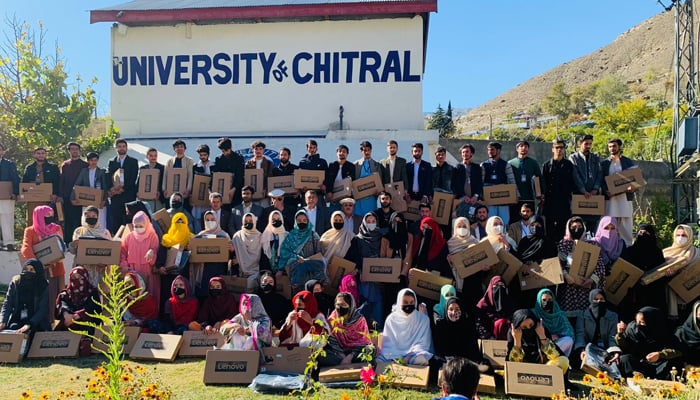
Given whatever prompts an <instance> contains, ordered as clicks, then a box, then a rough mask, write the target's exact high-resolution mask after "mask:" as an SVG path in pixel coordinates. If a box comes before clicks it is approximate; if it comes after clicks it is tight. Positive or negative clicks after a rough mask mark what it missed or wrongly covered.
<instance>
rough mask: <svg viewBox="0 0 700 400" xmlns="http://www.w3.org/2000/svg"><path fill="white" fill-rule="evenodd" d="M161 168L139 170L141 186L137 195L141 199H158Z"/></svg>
mask: <svg viewBox="0 0 700 400" xmlns="http://www.w3.org/2000/svg"><path fill="white" fill-rule="evenodd" d="M159 181H160V170H159V169H155V168H148V169H140V170H139V188H138V192H137V194H136V197H137V198H138V199H140V200H158V192H159V191H160V186H159V185H158V182H159ZM193 190H194V189H193Z"/></svg>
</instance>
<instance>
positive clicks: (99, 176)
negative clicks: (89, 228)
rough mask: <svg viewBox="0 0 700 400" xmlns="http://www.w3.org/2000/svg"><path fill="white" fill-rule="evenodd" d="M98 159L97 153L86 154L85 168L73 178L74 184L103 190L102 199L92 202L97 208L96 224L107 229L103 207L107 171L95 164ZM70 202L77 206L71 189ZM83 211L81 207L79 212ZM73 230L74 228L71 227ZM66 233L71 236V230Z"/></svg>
mask: <svg viewBox="0 0 700 400" xmlns="http://www.w3.org/2000/svg"><path fill="white" fill-rule="evenodd" d="M99 161H100V156H99V154H97V153H94V152H90V153H88V155H87V168H84V169H82V170H81V171H80V174H78V178H77V179H76V180H75V186H84V187H89V188H92V189H99V190H102V191H103V194H102V201H101V202H99V203H97V204H92V205H93V206H95V207H97V209H98V210H99V213H98V217H97V226H99V227H100V228H103V229H107V212H106V211H107V210H106V209H105V204H106V201H107V194H108V193H107V192H108V191H107V171H105V170H104V169H102V168H100V167H98V166H97V163H98V162H99ZM70 202H71V204H72V205H73V206H76V207H78V209H80V207H79V206H78V204H77V203H78V201H77V200H76V199H75V191H71V194H70ZM83 212H85V207H82V210H81V214H82V213H83ZM73 230H75V228H74V229H73ZM66 235H70V236H73V232H72V231H71V232H66Z"/></svg>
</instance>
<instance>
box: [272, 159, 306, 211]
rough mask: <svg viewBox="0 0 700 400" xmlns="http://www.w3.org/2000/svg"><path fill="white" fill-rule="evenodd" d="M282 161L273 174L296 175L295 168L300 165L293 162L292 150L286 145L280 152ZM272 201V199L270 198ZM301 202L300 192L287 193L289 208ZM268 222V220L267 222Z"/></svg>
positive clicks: (285, 201) (285, 198)
mask: <svg viewBox="0 0 700 400" xmlns="http://www.w3.org/2000/svg"><path fill="white" fill-rule="evenodd" d="M278 154H279V158H280V163H279V165H278V166H276V167H275V168H273V169H272V176H290V175H294V170H296V169H299V166H297V165H296V164H292V163H291V162H290V161H289V160H290V159H291V158H290V157H291V156H292V151H291V150H289V149H288V148H286V147H282V148H281V149H280V150H279V152H278ZM270 199H272V198H270ZM270 201H272V200H270ZM299 203H301V197H300V196H299V194H298V193H297V194H293V195H292V194H285V196H284V204H285V205H286V206H287V207H289V208H295V207H296V205H297V204H299ZM266 223H267V222H266Z"/></svg>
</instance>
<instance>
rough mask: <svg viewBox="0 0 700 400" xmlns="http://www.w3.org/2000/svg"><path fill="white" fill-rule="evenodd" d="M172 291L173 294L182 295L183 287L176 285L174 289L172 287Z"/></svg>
mask: <svg viewBox="0 0 700 400" xmlns="http://www.w3.org/2000/svg"><path fill="white" fill-rule="evenodd" d="M173 293H175V296H180V295H183V294H185V288H181V287H176V288H175V289H173Z"/></svg>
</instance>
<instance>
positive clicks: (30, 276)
mask: <svg viewBox="0 0 700 400" xmlns="http://www.w3.org/2000/svg"><path fill="white" fill-rule="evenodd" d="M35 278H36V273H33V272H25V273H22V274H20V276H19V279H20V281H22V282H26V283H31V282H34V279H35Z"/></svg>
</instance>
